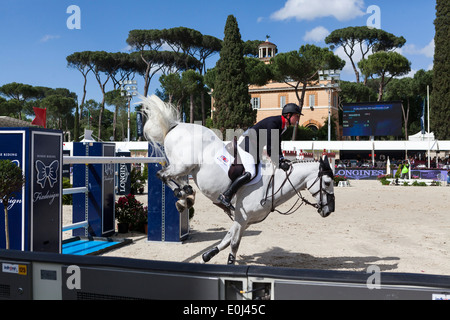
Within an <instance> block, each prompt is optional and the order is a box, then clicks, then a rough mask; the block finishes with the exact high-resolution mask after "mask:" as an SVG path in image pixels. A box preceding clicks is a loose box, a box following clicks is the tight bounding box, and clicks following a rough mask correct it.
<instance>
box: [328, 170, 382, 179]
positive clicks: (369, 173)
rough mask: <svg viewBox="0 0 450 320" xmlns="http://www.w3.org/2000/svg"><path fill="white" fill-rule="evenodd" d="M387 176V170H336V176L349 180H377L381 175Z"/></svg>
mask: <svg viewBox="0 0 450 320" xmlns="http://www.w3.org/2000/svg"><path fill="white" fill-rule="evenodd" d="M382 174H386V169H363V168H357V169H356V168H353V169H352V168H340V169H338V168H336V170H335V172H334V175H335V176H342V177H347V178H348V179H354V180H360V179H370V180H376V179H377V177H378V176H379V175H382Z"/></svg>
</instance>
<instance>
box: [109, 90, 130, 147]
mask: <svg viewBox="0 0 450 320" xmlns="http://www.w3.org/2000/svg"><path fill="white" fill-rule="evenodd" d="M105 102H106V104H107V105H110V106H114V117H113V131H112V132H113V133H112V135H113V137H114V141H117V140H118V132H117V118H118V115H119V110H125V109H126V108H127V106H128V100H127V98H126V97H125V96H122V95H121V94H120V90H111V91H108V92H106V95H105Z"/></svg>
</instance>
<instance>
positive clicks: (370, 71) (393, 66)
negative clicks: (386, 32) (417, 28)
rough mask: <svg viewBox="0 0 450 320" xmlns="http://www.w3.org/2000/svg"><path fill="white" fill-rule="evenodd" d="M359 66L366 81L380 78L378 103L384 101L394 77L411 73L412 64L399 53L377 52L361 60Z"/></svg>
mask: <svg viewBox="0 0 450 320" xmlns="http://www.w3.org/2000/svg"><path fill="white" fill-rule="evenodd" d="M358 66H359V68H360V69H361V72H362V73H363V74H364V76H365V77H366V79H367V78H368V77H372V78H373V76H375V75H376V76H378V77H379V78H380V85H379V87H378V101H382V100H383V93H384V88H385V86H386V85H387V84H388V83H389V82H390V81H391V80H392V79H393V78H394V77H398V76H403V75H406V74H407V73H408V72H410V71H411V62H410V61H409V60H408V59H406V58H405V57H404V56H402V55H401V54H400V53H397V52H385V51H379V52H376V53H374V54H372V55H370V56H369V57H368V58H367V59H363V60H361V61H360V62H359V63H358Z"/></svg>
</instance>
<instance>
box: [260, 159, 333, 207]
mask: <svg viewBox="0 0 450 320" xmlns="http://www.w3.org/2000/svg"><path fill="white" fill-rule="evenodd" d="M302 162H303V161H300V160H294V161H291V163H290V164H291V165H290V168H289V170H288V171H286V178H285V179H284V181H283V183H282V184H281V186H280V187H279V188H278V190H277V191H275V189H274V187H275V171H274V172H273V174H272V176H271V177H270V180H269V183H268V185H267V189H266V195H265V198H264V199H263V200H261V202H260V203H261V205H262V206H263V205H264V204H265V203H266V202H267V199H268V198H269V197H271V198H272V207H271V212H274V211H277V212H278V213H280V214H283V215H290V214H292V213H294V212H295V211H297V210H298V209H299V208H300V207H301V206H302V205H303V204H307V205H310V206H312V207H314V208H316V209H318V210H319V212H321V211H322V209H323V208H324V207H325V206H327V205H328V204H330V203H332V202H333V203H334V194H333V193H329V192H328V191H326V190H325V189H323V188H322V179H323V176H329V177H330V178H332V179H333V176H334V175H333V170H331V168H330V169H329V170H323V169H322V166H321V165H320V167H319V173H318V174H317V177H316V179H315V180H314V182H313V183H312V184H311V185H310V186H309V187H308V188H307V190H308V191H309V190H310V189H311V188H312V187H313V186H314V185H315V184H316V183H317V182H318V181H319V182H320V187H319V190H318V191H317V192H315V193H312V196H313V197H315V196H316V195H317V194H318V193H320V197H319V202H318V203H312V202H310V201H309V200H308V199H306V198H305V197H303V195H302V194H301V192H300V190H297V189H296V188H295V186H294V185H293V183H292V182H291V179H290V178H289V176H290V175H291V174H292V171H293V170H294V167H293V166H292V164H295V163H302ZM286 182H289V184H290V185H291V187H292V189H293V190H294V191H295V193H296V194H297V196H298V198H297V200H296V201H295V203H294V204H293V206H292V207H291V208H290V209H289V210H288V211H286V212H281V211H279V210H277V209H276V208H275V205H274V196H275V195H276V194H277V193H278V192H280V190H281V188H283V186H284V185H285V184H286ZM271 184H272V195H271V196H269V187H270V185H271ZM323 193H326V195H327V202H326V203H325V204H324V203H323V201H322V198H323V197H322V195H323ZM300 200H301V202H300V204H299V205H298V206H297V203H298V202H299V201H300ZM296 206H297V207H296Z"/></svg>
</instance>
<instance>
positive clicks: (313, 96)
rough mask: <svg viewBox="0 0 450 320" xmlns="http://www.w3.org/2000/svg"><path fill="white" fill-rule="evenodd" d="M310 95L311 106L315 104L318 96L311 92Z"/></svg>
mask: <svg viewBox="0 0 450 320" xmlns="http://www.w3.org/2000/svg"><path fill="white" fill-rule="evenodd" d="M308 97H309V106H315V105H316V96H315V95H314V94H310V95H309V96H308Z"/></svg>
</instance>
